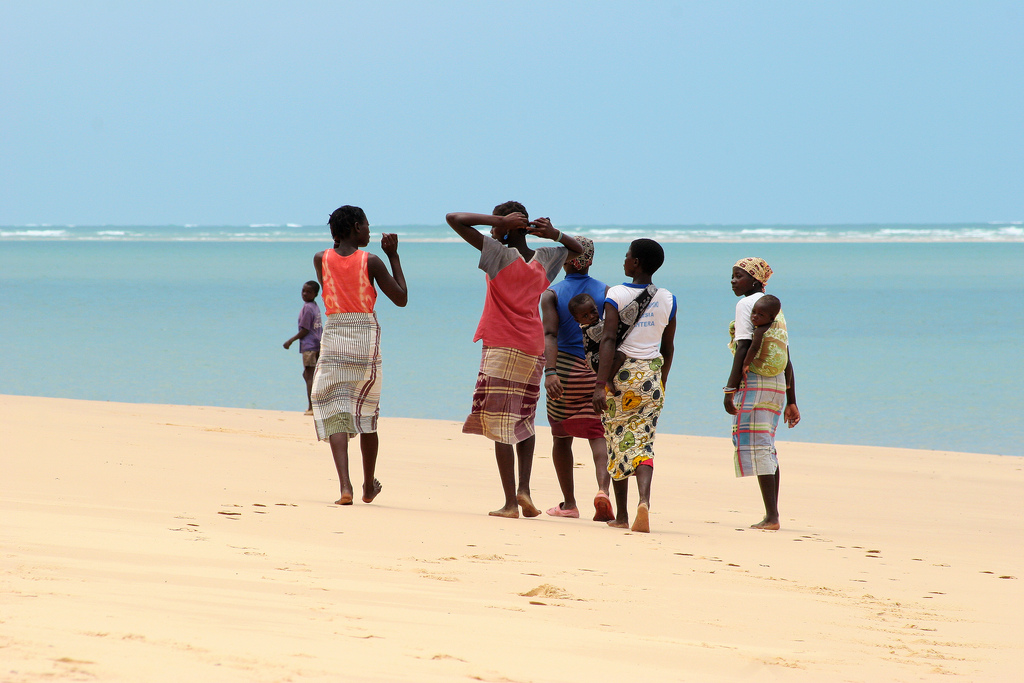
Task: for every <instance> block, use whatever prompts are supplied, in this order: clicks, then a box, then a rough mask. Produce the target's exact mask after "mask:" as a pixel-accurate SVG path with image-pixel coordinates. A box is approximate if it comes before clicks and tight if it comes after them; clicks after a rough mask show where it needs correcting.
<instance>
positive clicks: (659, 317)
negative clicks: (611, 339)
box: [605, 283, 676, 360]
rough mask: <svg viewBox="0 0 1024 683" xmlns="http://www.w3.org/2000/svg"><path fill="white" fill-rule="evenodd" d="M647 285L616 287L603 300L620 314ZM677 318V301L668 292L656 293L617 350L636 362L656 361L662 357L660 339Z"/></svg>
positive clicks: (665, 290)
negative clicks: (639, 360) (670, 322)
mask: <svg viewBox="0 0 1024 683" xmlns="http://www.w3.org/2000/svg"><path fill="white" fill-rule="evenodd" d="M646 288H647V285H634V284H632V283H629V284H622V285H615V286H614V287H611V288H610V289H609V290H608V294H607V296H606V298H605V302H606V303H610V304H611V305H612V306H614V307H615V310H619V309H620V308H622V307H623V306H625V305H626V304H628V303H630V302H631V301H633V300H634V299H635V298H636V297H637V295H639V294H640V292H641V291H643V290H644V289H646ZM675 317H676V298H675V296H674V295H673V294H672V292H670V291H668V290H667V289H660V288H659V289H658V293H657V294H655V295H654V298H653V299H651V302H650V303H649V304H647V309H646V310H644V314H643V315H642V316H640V319H639V320H637V321H636V324H635V325H633V329H631V330H630V331H629V334H627V335H626V338H625V339H624V340H623V342H622V346H620V347H619V351H622V353H624V354H626V357H627V358H638V359H641V360H649V359H651V358H657V357H658V356H659V355H660V354H661V335H662V334H663V333H664V332H665V327H666V326H667V325H668V323H669V321H670V320H672V319H673V318H675Z"/></svg>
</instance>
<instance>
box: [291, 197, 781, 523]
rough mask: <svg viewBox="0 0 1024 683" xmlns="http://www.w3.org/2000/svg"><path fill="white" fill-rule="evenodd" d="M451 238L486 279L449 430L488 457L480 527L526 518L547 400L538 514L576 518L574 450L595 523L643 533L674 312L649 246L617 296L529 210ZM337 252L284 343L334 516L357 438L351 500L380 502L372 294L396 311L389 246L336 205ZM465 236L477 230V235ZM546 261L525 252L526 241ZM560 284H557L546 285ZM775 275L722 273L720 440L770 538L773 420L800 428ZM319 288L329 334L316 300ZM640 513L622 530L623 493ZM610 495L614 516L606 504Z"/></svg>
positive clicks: (460, 217)
mask: <svg viewBox="0 0 1024 683" xmlns="http://www.w3.org/2000/svg"><path fill="white" fill-rule="evenodd" d="M446 220H447V222H448V225H449V226H450V227H451V228H452V230H454V231H455V233H456V234H458V235H459V236H460V237H461V238H462V239H463V240H465V241H466V242H467V243H468V244H470V245H471V246H472V247H474V248H475V249H477V250H478V251H479V252H480V260H479V263H478V267H479V268H480V270H482V271H483V272H484V274H485V282H486V296H485V300H484V309H483V314H482V315H481V317H480V323H479V325H478V326H477V330H476V335H475V336H474V339H473V341H474V342H475V341H480V340H482V341H483V353H482V358H481V362H480V370H479V373H478V375H477V381H476V387H475V389H474V392H473V400H472V407H471V411H470V414H469V417H467V418H466V421H465V423H464V424H463V428H462V431H463V432H464V433H467V434H480V435H482V436H485V437H487V438H488V439H490V440H491V441H493V442H494V454H495V459H496V462H497V466H498V474H499V478H500V480H501V487H502V492H503V495H504V504H503V505H502V507H500V508H498V509H497V510H494V511H492V512H490V513H489V514H491V515H493V516H497V517H510V518H514V517H519V516H520V511H521V512H522V514H523V516H526V517H536V516H538V515H540V514H541V510H540V509H539V508H537V506H536V505H534V502H533V499H532V497H531V492H530V479H531V474H532V470H533V455H534V447H535V443H536V434H535V429H534V420H535V416H536V411H537V403H538V401H539V400H540V387H541V383H542V382H543V384H544V388H545V391H546V394H547V416H548V422H549V424H550V426H551V436H552V440H553V446H552V461H553V462H554V467H555V475H556V477H557V478H558V484H559V487H560V489H561V492H562V501H561V502H560V503H559V504H558V505H556V506H554V507H552V508H550V509H549V510H547V514H548V515H551V516H554V517H571V518H578V517H579V516H580V510H579V507H578V504H577V501H576V497H575V486H574V481H573V453H572V444H573V439H574V438H580V439H585V440H586V441H587V442H588V445H589V447H590V452H591V455H592V457H593V461H594V467H595V473H596V479H597V487H598V491H597V494H596V495H595V496H594V517H593V519H594V520H595V521H604V522H607V523H608V525H609V526H613V527H618V528H625V529H632V530H633V531H638V532H648V531H650V509H651V481H652V478H653V474H654V439H655V433H656V430H657V425H658V417H659V415H660V414H661V410H662V408H663V407H664V404H665V386H666V384H667V383H668V376H669V371H670V370H671V368H672V359H673V355H674V339H675V331H676V317H677V316H676V314H677V301H676V297H675V296H674V295H673V294H672V293H671V292H669V291H668V290H666V289H664V288H659V287H657V286H656V285H654V283H653V276H654V274H655V273H656V272H657V271H658V269H659V268H661V266H662V264H663V263H664V260H665V252H664V250H663V249H662V247H661V245H660V244H658V243H657V242H656V241H654V240H651V239H645V238H644V239H637V240H634V241H633V242H632V243H630V245H629V248H628V249H627V251H626V255H625V259H624V261H623V273H624V275H625V277H626V282H624V283H623V284H621V285H615V286H612V287H609V286H607V285H605V284H604V283H603V282H600V281H599V280H596V279H594V278H593V277H591V276H590V273H589V271H590V266H591V265H592V263H593V259H594V243H593V242H592V241H591V240H589V239H587V238H585V237H582V236H575V237H573V236H570V235H566V234H564V233H562V232H561V231H560V230H557V229H556V228H555V227H554V226H553V225H552V224H551V221H550V220H549V219H548V218H537V219H534V220H530V218H529V214H528V213H527V210H526V207H524V206H523V205H522V204H520V203H519V202H514V201H510V202H505V203H503V204H499V205H498V206H496V207H494V210H493V211H492V212H491V213H490V214H477V213H463V212H455V213H449V214H448V215H447V217H446ZM329 226H330V230H331V235H332V237H333V238H334V247H333V248H331V249H326V250H324V251H321V252H318V253H317V254H316V255H315V256H314V257H313V264H314V267H315V269H316V274H317V281H310V282H307V283H306V284H305V285H303V288H302V298H303V301H304V306H303V309H302V311H301V312H300V315H299V331H298V333H297V334H296V335H295V336H293V337H291V338H290V339H288V340H287V341H286V342H285V343H284V347H285V348H286V349H287V348H289V347H290V346H291V344H292V343H294V342H295V341H299V342H300V350H301V351H302V352H303V378H304V379H305V380H306V386H307V399H308V402H309V408H308V410H307V414H312V416H313V419H314V423H315V425H316V432H317V437H318V438H319V439H320V440H324V441H328V442H329V443H330V446H331V453H332V455H333V458H334V463H335V467H336V469H337V471H338V478H339V481H340V485H341V497H340V498H339V499H338V500H337V501H336V503H337V504H338V505H351V504H352V502H353V499H354V489H353V486H352V481H351V478H350V476H349V464H348V460H349V451H348V448H349V446H348V445H349V436H350V435H356V434H358V435H359V445H360V453H361V455H362V463H363V485H362V496H361V499H362V500H363V502H365V503H369V502H371V501H373V499H374V498H376V496H377V495H378V494H379V493H380V491H381V484H380V482H379V481H378V480H377V479H376V478H375V476H374V472H375V468H376V462H377V450H378V439H377V418H378V416H379V399H380V388H381V356H380V326H379V325H378V324H377V318H376V314H375V313H374V307H375V304H376V299H377V289H378V288H379V289H380V291H381V292H383V293H384V294H385V295H386V296H387V297H388V298H389V299H390V300H391V301H392V302H393V303H394V304H395V305H397V306H400V307H402V306H405V305H406V302H407V301H408V286H407V284H406V281H405V276H404V274H403V272H402V265H401V261H400V259H399V256H398V236H397V235H395V234H391V233H385V234H383V235H382V237H381V250H382V251H383V252H384V255H385V256H386V257H387V259H388V261H389V265H390V269H389V268H388V265H385V263H384V262H383V260H381V259H380V258H379V257H377V256H375V255H373V254H370V253H368V252H366V251H363V250H362V247H365V246H366V245H368V244H369V242H370V226H369V222H368V221H367V218H366V215H365V213H364V212H363V210H362V209H360V208H358V207H355V206H347V205H346V206H342V207H340V208H339V209H337V210H336V211H335V212H334V213H332V214H331V217H330V220H329ZM478 227H488V228H490V234H489V235H486V234H484V233H483V232H481V231H480V230H479V229H478ZM528 235H532V236H534V237H538V238H543V239H548V240H551V241H552V242H554V243H555V244H554V246H548V247H539V248H536V249H534V248H531V247H530V246H529V245H528V244H527V236H528ZM560 271H564V272H565V278H564V279H562V280H561V281H560V282H558V283H556V284H552V283H553V282H554V281H555V279H556V278H557V276H558V273H559V272H560ZM771 274H772V270H771V268H770V267H769V266H768V264H767V263H766V262H765V261H764V260H763V259H760V258H744V259H741V260H740V261H738V262H737V263H736V264H735V266H734V267H733V269H732V289H733V292H734V293H735V294H736V295H737V296H739V297H741V298H740V301H739V302H738V303H737V306H736V318H735V321H734V323H733V325H732V326H731V329H730V331H731V334H732V342H731V343H730V348H731V349H732V350H733V353H734V360H733V365H732V370H731V372H730V375H729V381H728V382H727V383H726V386H725V387H724V396H725V398H724V407H725V410H726V411H727V412H728V413H729V414H730V415H734V416H735V420H734V423H733V429H732V437H733V444H734V446H735V448H734V454H735V465H736V475H737V476H756V477H757V478H758V484H759V486H760V489H761V494H762V498H763V500H764V505H765V517H764V519H763V520H762V521H761V522H759V523H757V524H754V525H752V526H753V528H758V529H769V530H771V529H778V528H779V512H778V492H779V469H778V459H777V455H776V450H775V431H776V428H777V426H778V423H779V419H780V417H783V418H784V419H785V421H786V423H787V424H788V425H789V426H790V427H793V426H795V425H796V424H797V423H798V422H799V421H800V411H799V409H798V408H797V405H796V386H795V380H794V374H793V364H792V360H791V359H790V354H789V344H788V335H787V332H786V323H785V316H784V315H783V314H782V311H781V303H780V302H779V300H778V299H777V298H775V297H772V296H770V295H766V294H765V293H764V288H765V284H767V282H768V278H769V277H770V276H771ZM321 289H322V300H323V304H324V313H325V315H326V323H324V324H323V326H322V328H321V324H320V316H319V310H318V309H317V308H316V303H315V301H316V296H317V294H318V292H319V291H320V290H321ZM630 477H635V479H636V483H637V489H638V493H639V503H638V505H637V508H636V512H635V515H634V517H633V522H632V525H631V524H630V516H629V509H628V502H627V501H628V490H629V478H630ZM612 491H614V497H615V505H614V508H613V505H612V501H611V498H610V494H611V493H612Z"/></svg>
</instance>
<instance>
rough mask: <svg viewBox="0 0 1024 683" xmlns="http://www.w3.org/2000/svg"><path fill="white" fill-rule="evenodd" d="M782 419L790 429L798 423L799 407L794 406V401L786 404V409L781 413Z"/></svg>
mask: <svg viewBox="0 0 1024 683" xmlns="http://www.w3.org/2000/svg"><path fill="white" fill-rule="evenodd" d="M782 419H784V420H785V421H786V424H787V425H788V426H789V428H790V429H792V428H793V427H796V426H797V425H798V424H800V409H799V408H797V407H796V404H795V403H790V404H789V405H788V406H786V411H785V412H784V413H783V414H782Z"/></svg>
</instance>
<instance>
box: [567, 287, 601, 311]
mask: <svg viewBox="0 0 1024 683" xmlns="http://www.w3.org/2000/svg"><path fill="white" fill-rule="evenodd" d="M588 301H589V302H590V303H592V304H594V305H595V306H597V302H596V301H594V297H592V296H590V295H589V294H587V293H586V292H582V293H581V294H577V295H576V296H574V297H573V298H571V299H569V303H568V304H566V307H567V308H568V309H569V313H571V314H575V313H576V311H577V310H578V309H579V308H580V307H581V306H586V305H587V302H588Z"/></svg>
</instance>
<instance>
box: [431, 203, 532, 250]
mask: <svg viewBox="0 0 1024 683" xmlns="http://www.w3.org/2000/svg"><path fill="white" fill-rule="evenodd" d="M444 218H445V220H446V221H448V225H450V226H451V228H452V230H454V231H455V232H456V233H458V235H459V237H461V238H462V239H464V240H466V241H467V242H469V243H470V244H471V245H473V246H474V247H476V249H477V250H480V249H483V248H484V236H483V235H482V234H481V233H480V231H479V230H477V229H476V227H475V226H477V225H488V226H490V227H491V228H492V230H491V235H492V236H494V237H495V238H496V239H497V238H500V237H504V236H505V234H506V233H508V232H509V231H510V230H515V229H517V228H521V229H527V228H529V227H530V221H529V220H527V218H526V216H524V215H523V214H521V213H510V214H508V215H507V216H492V215H491V214H489V213H462V212H458V213H450V214H448V215H447V216H445V217H444Z"/></svg>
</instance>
